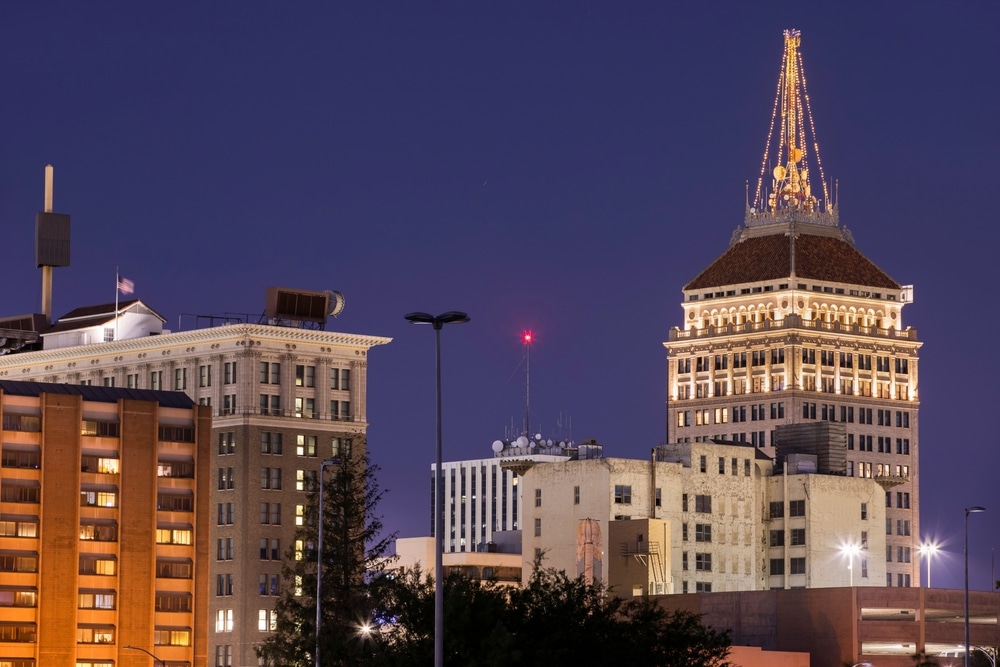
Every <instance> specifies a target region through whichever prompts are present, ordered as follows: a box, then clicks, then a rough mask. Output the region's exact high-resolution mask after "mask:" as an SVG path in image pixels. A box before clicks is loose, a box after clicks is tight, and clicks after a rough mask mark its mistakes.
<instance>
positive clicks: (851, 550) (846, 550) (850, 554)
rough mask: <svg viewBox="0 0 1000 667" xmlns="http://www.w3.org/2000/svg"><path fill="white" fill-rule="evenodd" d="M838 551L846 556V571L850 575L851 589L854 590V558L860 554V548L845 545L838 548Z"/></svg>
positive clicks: (853, 545)
mask: <svg viewBox="0 0 1000 667" xmlns="http://www.w3.org/2000/svg"><path fill="white" fill-rule="evenodd" d="M840 551H841V553H843V554H845V555H846V556H847V571H848V572H850V573H851V580H850V581H851V588H854V557H855V556H856V555H860V554H861V547H859V546H858V545H856V544H845V545H843V546H841V547H840Z"/></svg>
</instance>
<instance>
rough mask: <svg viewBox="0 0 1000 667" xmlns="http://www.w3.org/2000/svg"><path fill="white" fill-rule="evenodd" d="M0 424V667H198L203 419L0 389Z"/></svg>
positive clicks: (50, 388) (109, 393)
mask: <svg viewBox="0 0 1000 667" xmlns="http://www.w3.org/2000/svg"><path fill="white" fill-rule="evenodd" d="M0 410H2V414H3V422H2V431H0V437H2V467H0V515H2V516H0V580H2V584H0V665H5V666H10V667H35V666H36V665H39V666H40V665H47V666H48V665H53V666H56V665H58V666H66V667H140V665H141V666H143V667H146V666H148V665H149V662H150V656H149V655H146V654H145V653H143V651H144V650H145V651H149V652H150V653H151V654H154V655H155V656H156V657H157V659H158V660H160V661H161V662H162V663H163V665H164V666H165V667H166V666H170V667H203V666H204V665H205V664H206V657H207V652H208V648H207V647H208V637H207V634H208V626H209V624H208V597H207V595H208V575H209V572H208V567H209V562H208V561H209V522H208V508H209V504H208V499H209V492H210V490H209V479H210V477H211V451H210V444H211V429H212V419H211V412H210V408H208V407H202V406H198V405H196V404H195V403H194V402H193V401H192V400H191V399H190V398H188V397H187V396H186V395H184V394H182V393H180V392H166V391H151V390H141V389H126V388H115V387H97V386H81V385H68V384H54V383H53V384H50V383H35V382H17V381H8V380H0ZM133 646H134V647H138V648H126V647H133ZM140 649H141V650H140Z"/></svg>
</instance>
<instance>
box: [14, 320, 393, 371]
mask: <svg viewBox="0 0 1000 667" xmlns="http://www.w3.org/2000/svg"><path fill="white" fill-rule="evenodd" d="M248 339H260V340H258V341H254V342H256V343H258V344H259V342H260V341H261V340H262V341H270V342H274V343H279V344H280V343H288V342H291V341H294V342H296V343H314V344H317V345H322V346H328V347H329V350H330V351H331V352H332V351H333V349H334V348H351V349H355V350H357V349H358V348H361V349H363V350H365V351H367V350H369V349H370V348H372V347H375V346H377V345H387V344H388V343H390V342H392V339H391V338H387V337H384V336H366V335H360V334H347V333H338V332H333V331H318V330H315V329H291V328H287V327H276V326H271V325H267V324H230V325H226V326H221V327H211V328H208V329H194V330H191V331H181V332H177V333H169V334H162V335H159V336H146V337H143V338H132V339H128V340H119V341H114V342H111V343H94V344H92V345H77V346H74V347H64V348H58V349H55V350H38V351H34V352H21V353H17V354H11V355H4V356H2V357H0V368H16V367H19V366H25V365H28V364H31V365H34V364H40V363H47V362H65V361H68V360H76V359H86V358H93V357H95V356H100V357H108V356H109V355H113V354H136V353H138V354H145V353H148V352H150V351H161V352H166V351H167V350H164V348H170V349H178V350H183V351H184V353H188V354H190V352H189V351H188V350H187V349H184V346H194V345H197V344H212V349H218V348H219V346H220V345H221V344H222V343H235V344H237V345H244V344H245V342H246V341H247V340H248Z"/></svg>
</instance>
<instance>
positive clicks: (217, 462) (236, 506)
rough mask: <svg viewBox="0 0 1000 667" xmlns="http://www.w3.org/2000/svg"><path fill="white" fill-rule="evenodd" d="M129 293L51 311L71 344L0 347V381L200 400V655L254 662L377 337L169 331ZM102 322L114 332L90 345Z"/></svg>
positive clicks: (352, 424)
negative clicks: (204, 431)
mask: <svg viewBox="0 0 1000 667" xmlns="http://www.w3.org/2000/svg"><path fill="white" fill-rule="evenodd" d="M136 304H137V302H135V301H132V302H124V303H122V304H119V311H120V312H116V310H115V307H114V306H113V305H111V306H101V307H94V308H88V309H81V310H82V311H84V312H81V311H74V312H73V313H70V316H67V317H66V318H61V319H60V320H59V321H58V322H56V323H55V324H54V325H53V327H52V329H50V331H52V330H54V332H53V333H54V334H57V335H58V337H59V338H61V339H63V340H67V341H72V342H71V345H72V346H70V347H52V348H50V347H49V346H48V341H46V347H45V349H41V350H33V351H20V352H17V353H13V354H7V355H5V356H0V380H4V379H11V378H16V379H19V380H32V381H37V382H60V383H68V384H74V385H91V386H94V387H95V389H96V388H98V387H125V388H132V387H135V388H139V389H169V390H174V391H181V392H184V393H186V394H187V395H188V396H190V397H191V399H193V400H194V401H195V402H196V403H198V404H200V405H204V406H209V408H210V410H211V414H212V415H213V426H212V434H213V435H212V438H213V447H212V451H213V454H212V464H211V471H210V476H211V480H212V481H211V506H212V512H213V515H212V518H211V529H210V530H211V547H212V553H211V567H210V573H209V579H210V582H209V589H210V592H211V596H210V600H209V630H210V632H209V637H208V655H209V663H208V664H209V665H215V666H218V667H242V666H256V665H257V656H256V653H255V648H256V646H257V645H258V644H259V643H260V642H261V641H262V640H263V639H264V638H265V637H266V636H267V635H268V634H269V633H270V632H271V629H272V627H273V624H274V622H275V619H276V617H275V614H274V603H275V601H276V600H277V596H278V594H279V592H280V586H281V564H282V560H283V559H284V558H285V556H286V555H287V554H288V553H290V552H291V551H293V550H294V549H296V548H297V545H296V544H295V531H296V527H297V526H298V525H299V524H300V523H301V522H302V521H304V520H305V511H306V509H305V508H306V497H307V491H308V489H309V488H310V485H311V484H312V483H313V481H314V480H315V479H316V475H317V474H318V471H319V470H320V464H321V463H322V461H324V460H326V459H331V458H332V459H336V458H337V457H338V456H340V455H342V454H343V452H344V451H345V450H344V448H346V447H353V448H364V447H365V446H366V445H365V433H366V430H367V427H368V422H367V397H366V395H367V366H368V351H369V350H370V349H371V348H372V347H375V346H378V345H383V344H386V343H388V342H389V341H390V339H388V338H382V337H377V336H364V335H355V334H347V333H336V332H331V331H324V330H320V329H316V328H312V329H308V328H302V327H296V326H283V325H276V324H253V323H246V322H244V323H238V324H235V323H234V324H225V325H221V326H209V327H206V328H200V329H193V330H187V331H179V332H174V333H171V332H167V331H164V330H163V329H162V323H163V318H162V317H160V316H159V315H157V314H156V313H155V311H153V310H152V309H149V308H145V307H144V308H138V307H137V305H136ZM137 318H138V319H141V321H137ZM123 320H128V322H127V327H126V326H122V323H123ZM116 321H117V322H118V335H119V339H118V340H111V341H110V342H103V340H104V337H105V333H107V336H108V337H109V338H112V339H113V338H114V337H115V336H114V333H113V332H114V328H113V327H114V326H115V322H116ZM0 328H3V324H2V323H0ZM73 331H77V332H78V334H79V335H74V334H73V333H72V332H73ZM125 331H132V332H141V334H137V335H139V337H134V338H128V339H122V338H121V335H123V332H125ZM84 333H85V334H87V335H86V337H85V338H82V337H81V336H82V334H84ZM95 339H96V340H95Z"/></svg>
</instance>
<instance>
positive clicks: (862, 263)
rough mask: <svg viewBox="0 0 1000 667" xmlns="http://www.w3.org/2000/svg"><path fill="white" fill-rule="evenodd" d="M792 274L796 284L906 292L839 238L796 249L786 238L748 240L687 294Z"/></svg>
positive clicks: (803, 239)
mask: <svg viewBox="0 0 1000 667" xmlns="http://www.w3.org/2000/svg"><path fill="white" fill-rule="evenodd" d="M793 262H794V267H793ZM793 268H794V275H795V277H796V278H797V279H807V280H819V281H823V282H831V283H844V284H848V285H861V286H865V287H876V288H880V289H889V290H894V289H901V286H900V285H899V283H897V282H896V281H895V280H893V279H892V278H890V277H889V275H888V274H887V273H886V272H885V271H883V270H882V269H880V268H879V267H878V266H876V265H875V263H874V262H872V261H871V260H870V259H868V258H867V257H865V256H864V255H863V254H861V252H860V251H858V250H857V248H855V247H854V246H853V245H852V244H850V243H848V242H847V241H846V240H845V239H844V238H843V237H842V236H840V235H837V236H832V235H827V234H823V235H813V234H798V235H796V237H795V239H794V244H793V242H792V237H791V235H789V234H787V233H786V234H767V235H760V236H754V235H748V234H743V235H742V238H741V239H740V240H739V241H737V242H736V243H733V245H731V246H730V247H729V250H727V251H726V252H724V253H723V254H722V255H721V256H720V257H719V258H718V259H716V260H715V261H714V262H712V263H711V264H710V265H709V266H708V268H706V269H705V270H704V271H702V272H701V273H699V274H698V276H697V277H695V278H694V280H692V281H691V282H689V283H688V284H687V285H685V286H684V289H685V290H697V289H708V288H714V287H721V286H723V285H738V284H742V283H755V282H766V281H770V280H779V279H781V278H790V277H792V275H793Z"/></svg>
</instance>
